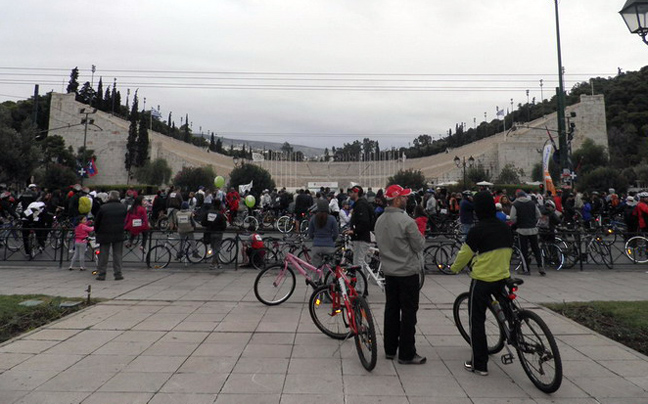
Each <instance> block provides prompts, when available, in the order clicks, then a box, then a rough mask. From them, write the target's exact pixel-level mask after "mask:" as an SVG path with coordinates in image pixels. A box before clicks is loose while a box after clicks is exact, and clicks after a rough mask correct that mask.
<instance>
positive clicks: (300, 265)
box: [279, 253, 331, 286]
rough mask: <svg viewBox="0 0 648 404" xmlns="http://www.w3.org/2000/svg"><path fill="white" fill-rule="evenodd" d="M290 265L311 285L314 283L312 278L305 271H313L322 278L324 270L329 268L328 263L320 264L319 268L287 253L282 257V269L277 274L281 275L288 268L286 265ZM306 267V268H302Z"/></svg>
mask: <svg viewBox="0 0 648 404" xmlns="http://www.w3.org/2000/svg"><path fill="white" fill-rule="evenodd" d="M289 265H290V267H291V268H293V269H295V270H296V271H297V272H299V273H300V274H302V275H303V276H304V277H305V278H306V283H308V284H309V285H311V286H314V285H315V283H314V282H313V278H311V277H310V276H309V275H308V272H307V271H310V272H313V273H315V274H317V277H318V278H319V279H320V280H322V277H323V274H324V270H325V269H328V270H329V271H330V270H331V268H330V267H329V266H328V264H324V265H322V266H321V267H320V268H317V267H315V266H314V265H312V264H310V263H308V262H306V261H304V260H303V259H301V258H299V257H297V256H296V255H294V254H291V253H287V254H286V258H285V259H284V270H283V271H281V273H280V274H279V277H282V276H283V274H284V273H285V271H286V270H287V269H288V266H289ZM304 268H306V269H304Z"/></svg>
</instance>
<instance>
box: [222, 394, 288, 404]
mask: <svg viewBox="0 0 648 404" xmlns="http://www.w3.org/2000/svg"><path fill="white" fill-rule="evenodd" d="M280 399H281V395H280V394H219V395H218V398H217V399H216V402H215V403H214V404H241V403H245V404H279V400H280Z"/></svg>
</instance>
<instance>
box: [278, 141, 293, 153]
mask: <svg viewBox="0 0 648 404" xmlns="http://www.w3.org/2000/svg"><path fill="white" fill-rule="evenodd" d="M281 151H282V152H284V153H285V154H286V155H288V154H290V153H292V152H293V147H292V146H291V145H290V143H288V142H284V144H283V145H281Z"/></svg>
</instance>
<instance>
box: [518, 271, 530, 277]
mask: <svg viewBox="0 0 648 404" xmlns="http://www.w3.org/2000/svg"><path fill="white" fill-rule="evenodd" d="M520 275H524V276H529V275H531V271H522V272H520Z"/></svg>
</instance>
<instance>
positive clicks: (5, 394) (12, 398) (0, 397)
mask: <svg viewBox="0 0 648 404" xmlns="http://www.w3.org/2000/svg"><path fill="white" fill-rule="evenodd" d="M27 394H29V391H28V390H0V403H6V404H11V403H14V402H16V401H18V400H19V399H20V398H21V397H24V396H26V395H27Z"/></svg>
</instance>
